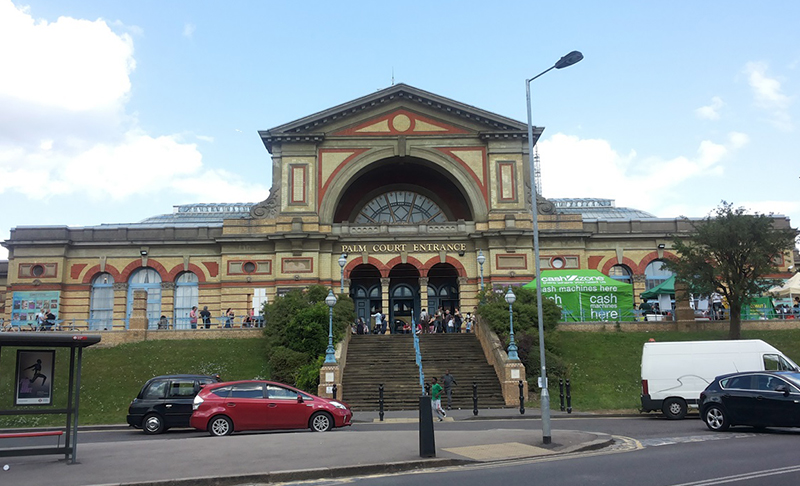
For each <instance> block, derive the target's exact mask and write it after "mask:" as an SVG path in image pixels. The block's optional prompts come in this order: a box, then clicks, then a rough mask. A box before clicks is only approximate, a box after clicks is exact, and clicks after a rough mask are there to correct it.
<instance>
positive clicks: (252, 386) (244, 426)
mask: <svg viewBox="0 0 800 486" xmlns="http://www.w3.org/2000/svg"><path fill="white" fill-rule="evenodd" d="M222 403H223V404H224V406H225V408H226V413H227V414H228V416H229V417H230V418H231V420H233V427H234V429H235V430H264V429H267V428H268V426H267V424H268V422H267V417H268V409H267V405H268V403H267V400H266V398H265V394H264V384H263V383H260V382H248V383H237V384H235V385H232V386H231V391H230V394H229V395H228V397H227V398H226V399H224V400H223V402H222Z"/></svg>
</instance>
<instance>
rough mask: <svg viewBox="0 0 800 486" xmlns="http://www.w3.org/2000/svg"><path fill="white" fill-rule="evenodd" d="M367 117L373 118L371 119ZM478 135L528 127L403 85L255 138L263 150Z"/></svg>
mask: <svg viewBox="0 0 800 486" xmlns="http://www.w3.org/2000/svg"><path fill="white" fill-rule="evenodd" d="M371 113H374V115H373V116H370V114H371ZM537 131H539V130H537ZM479 132H480V133H483V132H488V133H498V132H500V133H508V134H511V133H513V134H520V135H523V136H524V135H525V134H526V133H527V125H526V124H525V123H522V122H519V121H517V120H512V119H511V118H507V117H504V116H501V115H497V114H495V113H491V112H488V111H485V110H481V109H480V108H476V107H474V106H471V105H467V104H464V103H461V102H458V101H455V100H452V99H449V98H445V97H443V96H439V95H436V94H433V93H430V92H428V91H424V90H421V89H418V88H414V87H413V86H409V85H407V84H402V83H401V84H396V85H392V86H390V87H388V88H386V89H383V90H380V91H377V92H375V93H372V94H369V95H367V96H363V97H361V98H358V99H355V100H353V101H349V102H347V103H343V104H341V105H338V106H334V107H333V108H329V109H327V110H324V111H320V112H318V113H315V114H313V115H309V116H307V117H304V118H301V119H299V120H295V121H293V122H289V123H286V124H284V125H280V126H278V127H275V128H272V129H270V130H263V131H260V132H259V134H260V135H261V138H262V140H263V141H264V144H265V145H266V146H267V149H271V146H272V144H273V143H275V142H281V141H312V142H318V141H321V140H323V139H324V138H326V137H329V136H381V135H386V136H397V135H446V134H454V135H455V134H464V133H479Z"/></svg>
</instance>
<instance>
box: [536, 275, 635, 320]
mask: <svg viewBox="0 0 800 486" xmlns="http://www.w3.org/2000/svg"><path fill="white" fill-rule="evenodd" d="M541 281H542V295H543V296H544V297H547V298H549V299H551V300H553V301H554V302H555V303H556V304H558V306H559V307H561V310H562V319H563V320H565V321H567V322H584V321H604V322H609V321H611V322H613V321H633V320H634V314H633V286H632V285H630V284H627V283H625V282H620V281H619V280H614V279H613V278H611V277H609V276H608V275H605V274H603V273H601V272H600V271H598V270H545V271H543V272H542V278H541ZM525 287H527V288H531V289H535V288H536V281H535V280H534V281H533V282H530V283H527V284H525Z"/></svg>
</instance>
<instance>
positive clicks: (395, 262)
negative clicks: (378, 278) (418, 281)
mask: <svg viewBox="0 0 800 486" xmlns="http://www.w3.org/2000/svg"><path fill="white" fill-rule="evenodd" d="M402 263H403V259H402V258H401V257H399V256H397V257H394V258H392V259H391V260H389V261H388V262H386V268H387V269H388V270H389V271H388V272H387V273H386V275H387V276H388V275H389V274H390V273H391V271H392V269H393V268H394V267H396V266H397V265H400V264H402ZM406 263H408V264H409V265H412V266H414V267H416V268H417V270H418V271H419V276H420V277H425V276H427V275H428V268H430V267H426V266H425V265H423V264H422V262H421V261H419V260H417V259H416V258H414V257H412V256H410V257H408V258H407V259H406Z"/></svg>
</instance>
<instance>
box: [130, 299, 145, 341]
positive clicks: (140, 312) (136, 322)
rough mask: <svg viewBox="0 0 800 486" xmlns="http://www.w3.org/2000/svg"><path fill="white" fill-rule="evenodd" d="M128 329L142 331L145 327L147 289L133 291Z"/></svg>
mask: <svg viewBox="0 0 800 486" xmlns="http://www.w3.org/2000/svg"><path fill="white" fill-rule="evenodd" d="M128 327H129V329H130V330H132V331H144V330H146V329H147V291H146V290H134V291H133V308H132V310H131V320H130V323H129V326H128Z"/></svg>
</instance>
